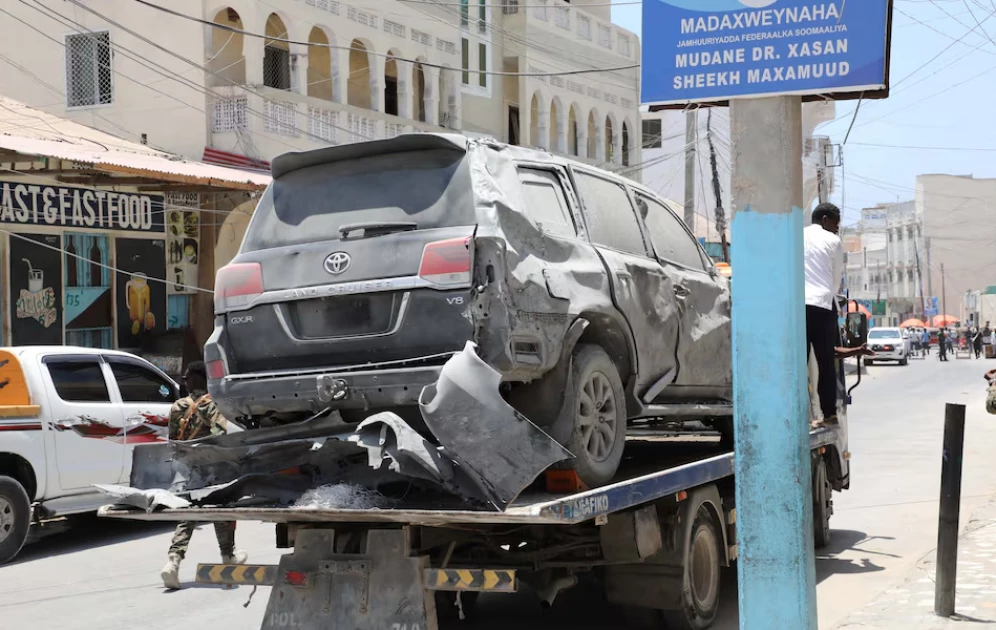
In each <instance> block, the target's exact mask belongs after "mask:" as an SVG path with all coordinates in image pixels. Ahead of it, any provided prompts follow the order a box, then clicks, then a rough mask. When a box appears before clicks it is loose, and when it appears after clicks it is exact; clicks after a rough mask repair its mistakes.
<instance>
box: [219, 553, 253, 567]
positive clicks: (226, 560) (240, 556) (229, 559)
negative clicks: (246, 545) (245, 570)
mask: <svg viewBox="0 0 996 630" xmlns="http://www.w3.org/2000/svg"><path fill="white" fill-rule="evenodd" d="M248 559H249V554H248V553H246V552H244V551H236V552H233V553H232V555H230V556H222V557H221V563H222V564H245V563H246V560H248Z"/></svg>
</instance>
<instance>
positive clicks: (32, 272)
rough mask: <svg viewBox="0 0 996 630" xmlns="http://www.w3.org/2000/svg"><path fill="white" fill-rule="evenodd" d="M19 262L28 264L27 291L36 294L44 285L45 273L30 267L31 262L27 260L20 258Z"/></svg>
mask: <svg viewBox="0 0 996 630" xmlns="http://www.w3.org/2000/svg"><path fill="white" fill-rule="evenodd" d="M21 260H23V261H24V262H26V263H27V264H28V291H30V292H32V293H38V292H39V291H41V290H42V287H43V286H44V285H45V271H44V270H42V269H35V268H34V267H32V266H31V261H30V260H28V259H27V258H22V259H21Z"/></svg>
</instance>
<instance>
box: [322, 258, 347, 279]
mask: <svg viewBox="0 0 996 630" xmlns="http://www.w3.org/2000/svg"><path fill="white" fill-rule="evenodd" d="M351 262H352V260H351V259H350V257H349V254H347V253H346V252H336V253H334V254H329V257H328V258H326V259H325V271H327V272H329V273H330V274H332V275H333V276H338V275H339V274H341V273H344V272H345V271H346V270H347V269H349V265H350V263H351Z"/></svg>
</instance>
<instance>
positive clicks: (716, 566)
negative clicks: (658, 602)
mask: <svg viewBox="0 0 996 630" xmlns="http://www.w3.org/2000/svg"><path fill="white" fill-rule="evenodd" d="M722 545H723V535H722V533H721V532H720V531H719V528H718V527H717V526H716V520H715V519H714V518H713V517H712V513H711V512H710V511H709V508H707V507H706V506H704V505H701V506H699V509H698V512H696V514H695V521H694V522H693V523H692V535H691V537H690V538H689V539H688V548H687V549H686V550H685V562H684V564H685V575H684V577H683V578H682V585H681V603H682V607H681V609H680V610H662V611H661V618H662V620H663V621H664V624H665V627H666V628H668V630H704V629H705V628H708V627H709V626H711V625H712V622H713V621H714V620H715V619H716V613H717V612H718V611H719V601H720V599H719V594H720V584H721V583H720V577H721V576H720V565H721V564H722V562H723V560H722V558H723V548H722Z"/></svg>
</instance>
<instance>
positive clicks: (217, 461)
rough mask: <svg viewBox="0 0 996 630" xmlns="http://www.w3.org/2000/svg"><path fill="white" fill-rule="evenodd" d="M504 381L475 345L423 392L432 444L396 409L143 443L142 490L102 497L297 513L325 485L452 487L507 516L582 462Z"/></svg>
mask: <svg viewBox="0 0 996 630" xmlns="http://www.w3.org/2000/svg"><path fill="white" fill-rule="evenodd" d="M500 384H501V375H500V374H499V373H498V372H497V371H495V370H494V369H493V368H491V367H490V366H488V365H487V364H486V363H485V362H484V361H483V360H481V358H480V357H478V356H477V353H476V346H475V345H474V344H473V343H467V345H466V347H465V348H464V350H463V351H462V352H460V353H458V354H456V355H454V356H453V357H452V358H451V359H450V360H449V361H448V362H447V363H446V364H445V365H444V366H443V368H442V370H441V372H440V376H439V380H438V382H437V383H436V384H434V385H429V386H426V387H425V389H424V390H423V392H422V396H421V403H420V409H421V413H422V417H423V419H424V420H425V424H426V426H427V427H428V430H429V433H430V434H431V435H423V434H422V433H419V432H418V431H417V430H416V429H415V428H413V427H412V426H411V425H409V424H408V423H407V422H405V420H403V419H402V418H401V417H400V416H399V415H397V414H394V413H390V412H382V413H378V414H375V415H373V416H371V417H369V418H367V419H366V420H364V421H363V422H361V423H360V424H359V425H355V426H354V425H348V424H345V423H343V422H342V420H341V419H340V418H339V417H338V414H335V413H332V414H328V413H326V414H324V415H318V416H314V417H312V418H310V419H308V420H306V421H304V422H300V423H295V424H290V425H285V426H279V427H268V428H263V429H256V430H251V431H241V432H238V433H230V434H226V435H219V436H209V437H205V438H202V439H199V440H192V441H187V442H183V441H173V442H170V443H168V444H148V445H143V446H141V447H139V448H136V449H135V454H134V457H133V462H132V474H131V479H132V485H133V486H134V488H135V489H129V488H122V487H117V486H115V487H106V486H105V487H101V490H103V491H104V492H106V493H107V494H108V495H110V496H111V497H113V498H114V499H115V500H116V501H117V502H118V504H121V505H130V506H134V507H139V508H142V509H146V510H152V509H155V508H156V507H159V506H164V507H174V506H184V507H185V506H187V505H191V504H195V505H266V504H279V505H291V504H294V503H295V502H298V501H300V500H301V498H302V495H305V494H306V493H307V492H309V491H311V490H312V489H314V488H317V487H333V486H343V487H360V488H366V489H368V490H370V491H371V492H378V491H379V490H380V489H381V488H383V487H385V486H387V485H389V484H390V483H391V482H398V481H401V482H407V490H406V492H407V491H408V490H410V489H411V486H412V485H413V484H418V485H419V486H421V487H431V488H436V489H440V488H441V489H443V490H445V491H446V492H448V493H450V494H453V495H456V496H458V497H461V498H463V499H464V500H465V501H469V502H472V503H475V504H485V505H488V506H490V507H492V508H493V509H497V510H504V509H505V508H506V507H507V506H508V504H509V503H511V502H512V501H513V500H514V499H515V497H517V496H518V495H519V493H520V492H522V490H524V489H525V488H526V487H527V486H528V485H529V484H531V483H532V482H533V481H534V480H535V479H536V477H537V476H538V475H539V474H540V473H541V472H543V471H544V470H545V469H547V468H548V467H549V466H551V465H552V464H554V463H556V462H558V461H561V460H564V459H567V458H569V457H571V453H570V452H569V451H568V450H567V449H565V448H564V447H563V446H561V445H560V444H559V443H557V442H556V441H555V440H554V439H553V438H551V437H550V436H549V435H547V434H546V433H544V432H543V431H542V430H540V429H539V427H537V426H536V425H535V424H533V423H532V422H530V421H529V420H528V419H527V418H526V417H525V416H523V415H522V414H520V413H518V412H517V411H516V410H515V409H513V408H512V406H511V405H509V404H508V403H507V402H505V401H504V400H503V399H502V397H501V394H500V392H499V389H498V388H499V385H500ZM435 442H438V444H436V443H435ZM343 484H345V485H343Z"/></svg>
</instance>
